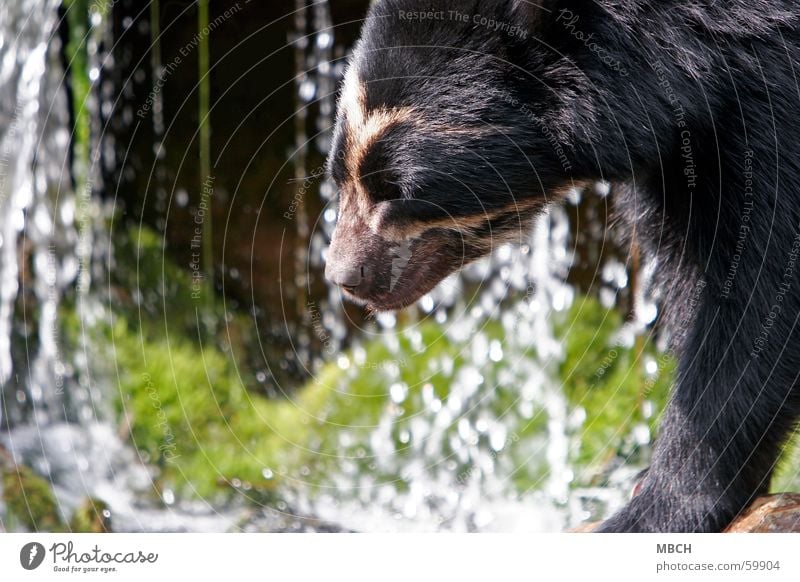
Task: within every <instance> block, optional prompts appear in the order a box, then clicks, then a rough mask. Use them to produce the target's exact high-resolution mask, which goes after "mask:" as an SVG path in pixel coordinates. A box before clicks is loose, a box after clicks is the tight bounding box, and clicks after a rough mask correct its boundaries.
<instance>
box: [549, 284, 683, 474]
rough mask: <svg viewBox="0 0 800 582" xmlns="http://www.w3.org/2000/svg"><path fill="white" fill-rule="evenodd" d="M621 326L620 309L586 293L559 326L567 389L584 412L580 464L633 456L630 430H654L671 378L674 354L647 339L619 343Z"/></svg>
mask: <svg viewBox="0 0 800 582" xmlns="http://www.w3.org/2000/svg"><path fill="white" fill-rule="evenodd" d="M622 327H623V320H622V316H621V315H620V314H619V312H617V311H616V310H613V309H605V308H603V307H602V306H601V305H600V304H599V303H598V301H597V300H595V299H592V298H588V297H584V298H580V299H579V300H578V301H576V302H575V304H574V305H573V307H572V309H571V310H570V311H569V312H568V313H567V314H566V316H565V317H564V318H563V319H561V320H560V321H559V322H558V325H557V332H558V334H559V336H560V337H563V338H564V346H565V357H564V360H563V362H562V364H561V366H560V377H561V382H562V386H563V389H564V393H565V394H566V396H567V399H568V401H569V404H570V406H571V407H572V408H576V407H580V408H582V409H583V410H584V411H585V412H586V421H585V422H584V424H583V428H582V432H581V435H580V439H579V441H580V447H579V450H578V452H577V455H576V462H577V463H578V464H579V465H581V466H589V467H592V466H594V467H601V466H602V465H603V464H604V463H605V462H606V461H607V460H608V459H609V458H610V457H613V456H615V455H621V456H624V457H626V458H627V459H629V460H631V457H632V456H633V455H635V450H634V449H635V448H636V443H635V442H634V441H632V440H631V430H632V429H633V428H634V427H635V426H641V427H647V429H648V430H649V431H650V433H651V434H652V433H654V432H655V430H656V427H657V424H658V416H659V415H658V414H657V413H658V412H660V411H661V410H663V408H664V406H665V404H666V400H667V395H668V393H669V390H670V388H671V385H672V382H673V378H674V374H675V369H676V362H675V360H674V358H672V357H671V356H669V355H666V354H660V353H658V351H657V350H656V349H655V347H654V346H653V344H652V342H651V341H650V340H649V339H648V338H639V339H638V340H637V342H636V343H635V345H634V346H632V347H625V346H623V345H620V342H619V337H618V335H619V332H620V330H621V329H622ZM648 364H649V367H650V368H651V371H650V373H648V372H647V371H646V368H647V366H648Z"/></svg>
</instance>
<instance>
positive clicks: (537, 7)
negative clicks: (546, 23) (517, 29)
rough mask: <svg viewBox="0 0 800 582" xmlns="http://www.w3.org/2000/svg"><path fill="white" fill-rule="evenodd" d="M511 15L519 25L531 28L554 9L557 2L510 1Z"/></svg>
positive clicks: (544, 0) (552, 0)
mask: <svg viewBox="0 0 800 582" xmlns="http://www.w3.org/2000/svg"><path fill="white" fill-rule="evenodd" d="M510 4H511V15H512V17H513V18H514V19H515V20H516V22H518V23H519V24H520V25H522V26H525V27H526V28H529V29H530V28H532V27H533V26H535V25H536V24H538V23H539V22H541V21H542V20H546V19H547V18H546V17H547V15H548V14H549V13H550V12H551V11H552V10H553V9H554V8H555V7H556V4H557V0H510Z"/></svg>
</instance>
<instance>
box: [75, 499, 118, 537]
mask: <svg viewBox="0 0 800 582" xmlns="http://www.w3.org/2000/svg"><path fill="white" fill-rule="evenodd" d="M69 529H70V531H72V532H75V533H110V532H111V512H110V511H109V508H108V504H106V503H105V502H103V501H100V500H99V499H93V498H87V499H85V500H84V502H83V503H82V504H81V505H80V506H78V508H77V509H76V510H75V513H74V514H73V515H72V519H71V520H70V522H69Z"/></svg>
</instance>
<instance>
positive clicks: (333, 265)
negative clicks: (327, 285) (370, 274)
mask: <svg viewBox="0 0 800 582" xmlns="http://www.w3.org/2000/svg"><path fill="white" fill-rule="evenodd" d="M325 278H326V279H328V281H330V282H331V283H333V284H334V285H338V286H339V287H344V288H345V289H355V288H356V287H358V286H359V285H360V284H361V281H362V279H363V278H364V267H362V266H361V265H358V264H341V263H339V262H336V261H328V262H327V263H325Z"/></svg>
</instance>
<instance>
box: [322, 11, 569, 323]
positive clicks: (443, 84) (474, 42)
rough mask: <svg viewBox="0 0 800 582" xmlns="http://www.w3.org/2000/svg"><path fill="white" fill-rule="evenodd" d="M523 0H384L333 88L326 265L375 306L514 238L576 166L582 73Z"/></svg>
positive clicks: (335, 278) (401, 299)
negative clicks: (332, 186)
mask: <svg viewBox="0 0 800 582" xmlns="http://www.w3.org/2000/svg"><path fill="white" fill-rule="evenodd" d="M553 17H554V16H553V11H552V10H549V9H547V8H545V7H540V6H537V5H535V4H534V3H529V2H526V1H525V0H494V1H489V0H483V1H477V2H469V3H465V2H461V1H441V2H435V3H427V2H419V1H414V0H381V1H379V2H377V3H376V4H375V5H374V6H373V7H372V9H371V10H370V12H369V15H368V17H367V20H366V22H365V24H364V27H363V31H362V37H361V39H360V41H359V42H358V44H357V45H356V48H355V51H354V54H353V56H352V58H351V60H350V62H349V65H348V67H347V71H346V74H345V80H344V84H343V88H342V91H341V95H340V98H339V107H338V116H337V123H336V128H335V132H334V138H333V143H332V149H331V153H330V157H329V160H328V168H329V171H330V173H331V175H332V177H333V179H334V180H335V182H336V184H337V186H338V190H339V206H338V222H337V226H336V230H335V232H334V235H333V240H332V242H331V246H330V249H329V251H328V255H327V258H326V276H327V278H328V279H329V280H330V281H331V282H332V283H334V284H336V285H338V286H340V287H341V288H342V289H343V290H344V292H345V294H346V295H347V296H348V297H350V298H351V299H353V300H355V301H357V302H360V303H362V304H364V305H366V306H367V307H368V308H370V309H373V310H391V309H399V308H402V307H405V306H407V305H409V304H411V303H413V302H414V301H416V300H417V299H419V298H420V297H421V296H422V295H424V294H425V293H427V292H429V291H430V290H431V289H432V288H433V287H434V286H435V285H436V284H437V283H439V282H440V281H441V280H442V279H444V278H445V277H446V276H447V275H449V274H451V273H453V272H454V271H456V270H458V269H459V268H461V267H462V266H463V265H465V264H466V263H468V262H470V261H473V260H475V259H477V258H479V257H482V256H484V255H486V254H488V253H490V252H491V251H492V250H493V249H494V248H496V247H497V246H498V245H499V244H502V243H506V242H521V241H523V240H525V239H526V238H527V236H528V230H529V227H530V223H531V221H532V219H533V218H534V217H535V216H536V215H537V213H539V212H540V211H541V210H542V209H543V208H544V207H545V205H546V204H547V202H548V201H550V200H552V199H554V198H559V197H561V196H562V195H563V194H564V193H565V192H567V191H568V190H569V189H570V188H572V187H574V186H575V185H576V181H577V180H578V178H577V177H576V176H575V175H574V169H573V167H572V165H571V162H570V151H569V144H570V142H571V140H572V135H571V134H572V132H573V131H574V130H575V125H576V124H575V122H574V119H573V109H574V102H575V97H576V95H575V93H576V92H577V91H579V87H580V84H581V79H580V73H579V71H577V70H576V68H575V67H574V65H572V64H571V63H570V61H569V60H568V59H566V58H565V57H564V56H563V54H560V53H559V51H558V50H557V49H554V48H553V47H548V46H547V43H546V42H545V41H544V40H543V39H542V34H541V33H540V28H543V27H545V26H546V25H545V24H544V23H545V22H546V21H547V20H551V19H552V18H553Z"/></svg>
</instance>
